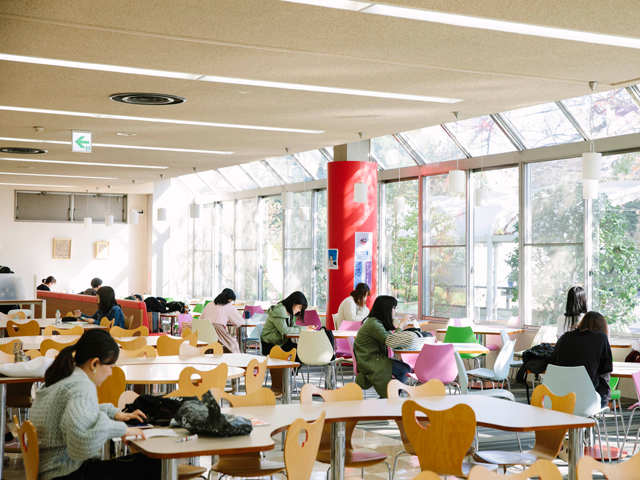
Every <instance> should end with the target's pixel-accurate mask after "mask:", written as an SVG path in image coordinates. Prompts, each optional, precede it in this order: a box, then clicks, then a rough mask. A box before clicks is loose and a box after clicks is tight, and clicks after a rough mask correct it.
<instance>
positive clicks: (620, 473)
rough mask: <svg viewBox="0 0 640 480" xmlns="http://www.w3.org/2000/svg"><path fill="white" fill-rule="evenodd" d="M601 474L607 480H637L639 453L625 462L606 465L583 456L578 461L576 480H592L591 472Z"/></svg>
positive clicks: (639, 465) (639, 470) (639, 463)
mask: <svg viewBox="0 0 640 480" xmlns="http://www.w3.org/2000/svg"><path fill="white" fill-rule="evenodd" d="M594 470H595V471H597V472H602V473H603V474H604V476H605V477H606V478H607V480H637V478H638V472H640V453H638V454H637V455H634V456H633V457H631V458H630V459H628V460H627V461H626V462H620V463H614V464H613V465H607V464H606V463H601V462H598V461H597V460H595V459H594V458H592V457H589V456H585V457H582V458H581V459H580V460H579V461H578V469H577V472H576V473H577V477H576V478H577V480H592V479H593V475H592V472H593V471H594Z"/></svg>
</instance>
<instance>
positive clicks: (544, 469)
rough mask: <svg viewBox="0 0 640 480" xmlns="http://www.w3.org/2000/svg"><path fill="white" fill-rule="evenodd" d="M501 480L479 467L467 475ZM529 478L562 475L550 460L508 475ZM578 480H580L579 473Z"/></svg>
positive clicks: (544, 479)
mask: <svg viewBox="0 0 640 480" xmlns="http://www.w3.org/2000/svg"><path fill="white" fill-rule="evenodd" d="M585 458H591V457H585ZM592 460H593V459H592ZM594 462H595V460H594ZM596 463H597V464H598V465H601V464H600V463H599V462H596ZM578 465H579V464H578ZM636 468H637V467H636ZM579 471H580V467H579V466H578V472H579ZM416 478H418V477H416ZM503 478H504V475H498V474H497V473H496V472H492V471H491V470H488V469H487V468H485V467H483V466H480V465H478V466H475V467H473V468H472V469H471V473H470V474H469V480H500V479H503ZM530 478H539V479H540V480H562V474H561V473H560V470H558V467H556V466H555V464H554V463H553V462H552V461H551V460H538V461H537V462H535V463H534V464H533V465H531V467H529V468H527V469H526V470H525V471H524V472H520V473H516V474H513V475H509V479H510V480H528V479H530ZM589 478H591V472H589ZM607 478H609V480H614V477H607ZM629 478H632V477H629ZM634 478H635V477H634ZM578 479H579V480H581V479H580V474H579V473H578Z"/></svg>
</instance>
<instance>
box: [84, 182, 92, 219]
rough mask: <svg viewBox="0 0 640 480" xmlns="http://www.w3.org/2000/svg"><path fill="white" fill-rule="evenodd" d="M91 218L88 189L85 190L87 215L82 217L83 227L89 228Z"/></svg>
mask: <svg viewBox="0 0 640 480" xmlns="http://www.w3.org/2000/svg"><path fill="white" fill-rule="evenodd" d="M92 224H93V220H92V218H91V217H90V216H89V190H87V216H86V217H84V228H91V225H92Z"/></svg>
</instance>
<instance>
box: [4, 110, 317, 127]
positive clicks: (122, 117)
mask: <svg viewBox="0 0 640 480" xmlns="http://www.w3.org/2000/svg"><path fill="white" fill-rule="evenodd" d="M0 110H7V111H10V112H27V113H44V114H47V115H67V116H71V117H90V118H106V119H109V120H128V121H135V122H151V123H170V124H176V125H196V126H199V127H217V128H238V129H243V130H265V131H268V132H288V133H312V134H319V133H324V131H322V130H302V129H298V128H279V127H260V126H256V125H234V124H232V123H213V122H196V121H194V120H175V119H168V118H150V117H129V116H127V115H110V114H105V113H88V112H69V111H65V110H47V109H44V108H26V107H13V106H8V105H0Z"/></svg>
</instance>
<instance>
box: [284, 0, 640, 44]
mask: <svg viewBox="0 0 640 480" xmlns="http://www.w3.org/2000/svg"><path fill="white" fill-rule="evenodd" d="M282 1H285V2H291V3H302V4H305V5H316V6H320V7H327V8H338V9H341V10H354V11H358V12H362V13H371V14H374V15H383V16H386V17H396V18H406V19H409V20H420V21H423V22H431V23H440V24H443V25H453V26H456V27H468V28H479V29H481V30H492V31H495V32H505V33H515V34H519V35H531V36H534V37H544V38H555V39H558V40H571V41H574V42H583V43H594V44H597V45H608V46H611V47H625V48H636V49H640V39H638V38H632V37H622V36H618V35H605V34H601V33H591V32H584V31H579V30H569V29H565V28H553V27H542V26H539V25H529V24H526V23H518V22H507V21H504V20H492V19H489V18H480V17H471V16H468V15H457V14H452V13H442V12H433V11H430V10H422V9H418V8H407V7H396V6H393V5H384V4H381V3H369V2H352V1H348V0H282ZM350 4H358V6H357V8H354V7H355V6H354V5H350Z"/></svg>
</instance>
